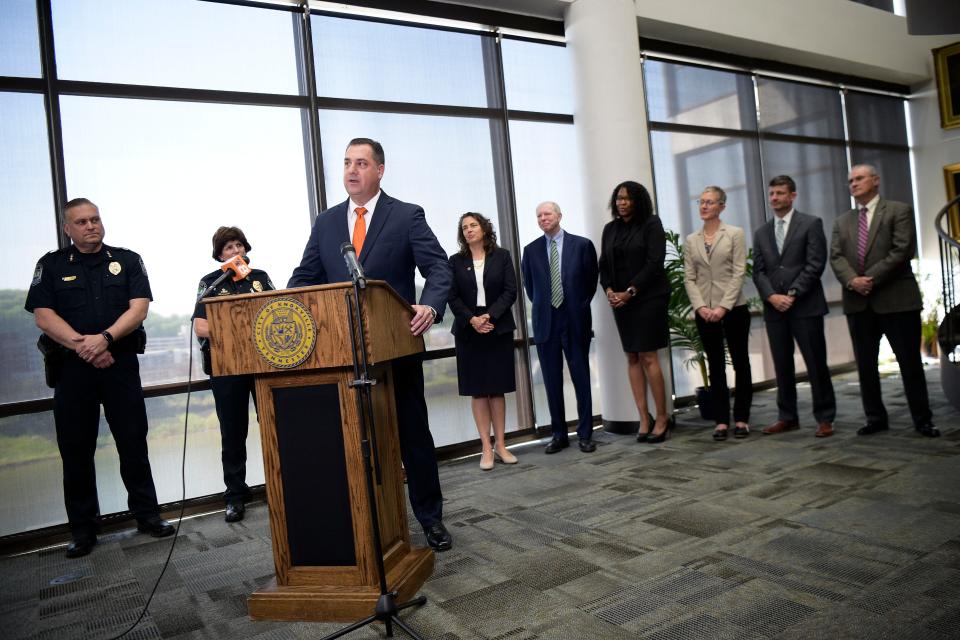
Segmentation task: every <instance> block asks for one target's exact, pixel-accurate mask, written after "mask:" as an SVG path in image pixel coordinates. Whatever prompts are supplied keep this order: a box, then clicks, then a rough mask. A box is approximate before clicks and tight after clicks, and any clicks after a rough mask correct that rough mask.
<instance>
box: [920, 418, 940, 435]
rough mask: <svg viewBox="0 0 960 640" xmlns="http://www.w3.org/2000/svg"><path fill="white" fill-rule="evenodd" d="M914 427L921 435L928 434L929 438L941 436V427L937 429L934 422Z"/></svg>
mask: <svg viewBox="0 0 960 640" xmlns="http://www.w3.org/2000/svg"><path fill="white" fill-rule="evenodd" d="M914 429H916V430H917V433H919V434H920V435H922V436H927V437H928V438H939V437H940V429H937V428H936V427H935V426H933V423H932V422H927V423H924V424H918V425H917V426H915V427H914Z"/></svg>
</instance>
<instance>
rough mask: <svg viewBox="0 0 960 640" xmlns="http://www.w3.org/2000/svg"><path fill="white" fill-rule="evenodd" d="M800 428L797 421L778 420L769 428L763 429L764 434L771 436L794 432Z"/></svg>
mask: <svg viewBox="0 0 960 640" xmlns="http://www.w3.org/2000/svg"><path fill="white" fill-rule="evenodd" d="M799 428H800V423H799V422H797V421H796V420H777V421H776V422H774V423H773V424H772V425H770V426H769V427H764V428H763V433H765V434H766V435H768V436H769V435H770V434H773V433H783V432H784V431H794V430H795V429H799Z"/></svg>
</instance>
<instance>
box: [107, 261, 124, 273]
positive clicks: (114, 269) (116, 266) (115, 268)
mask: <svg viewBox="0 0 960 640" xmlns="http://www.w3.org/2000/svg"><path fill="white" fill-rule="evenodd" d="M107 271H109V272H110V273H112V274H113V275H115V276H118V275H120V272H121V271H123V267H121V266H120V263H119V262H117V261H116V260H114V261H113V262H111V263H110V264H108V265H107Z"/></svg>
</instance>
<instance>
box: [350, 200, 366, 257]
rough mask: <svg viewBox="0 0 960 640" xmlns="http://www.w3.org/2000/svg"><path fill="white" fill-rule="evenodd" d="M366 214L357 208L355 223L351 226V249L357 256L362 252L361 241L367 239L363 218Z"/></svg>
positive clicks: (363, 210)
mask: <svg viewBox="0 0 960 640" xmlns="http://www.w3.org/2000/svg"><path fill="white" fill-rule="evenodd" d="M366 213H367V210H366V209H364V208H363V207H357V221H356V222H355V223H354V225H353V248H354V250H355V251H356V252H357V255H358V256H359V255H360V252H361V251H363V240H364V238H366V237H367V222H366V220H364V218H363V216H364V215H365V214H366Z"/></svg>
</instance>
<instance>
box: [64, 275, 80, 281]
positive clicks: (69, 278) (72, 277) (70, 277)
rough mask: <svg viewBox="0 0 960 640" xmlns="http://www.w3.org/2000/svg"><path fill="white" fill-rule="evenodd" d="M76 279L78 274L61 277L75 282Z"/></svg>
mask: <svg viewBox="0 0 960 640" xmlns="http://www.w3.org/2000/svg"><path fill="white" fill-rule="evenodd" d="M76 279H77V276H63V278H61V280H63V281H64V282H73V281H74V280H76Z"/></svg>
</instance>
